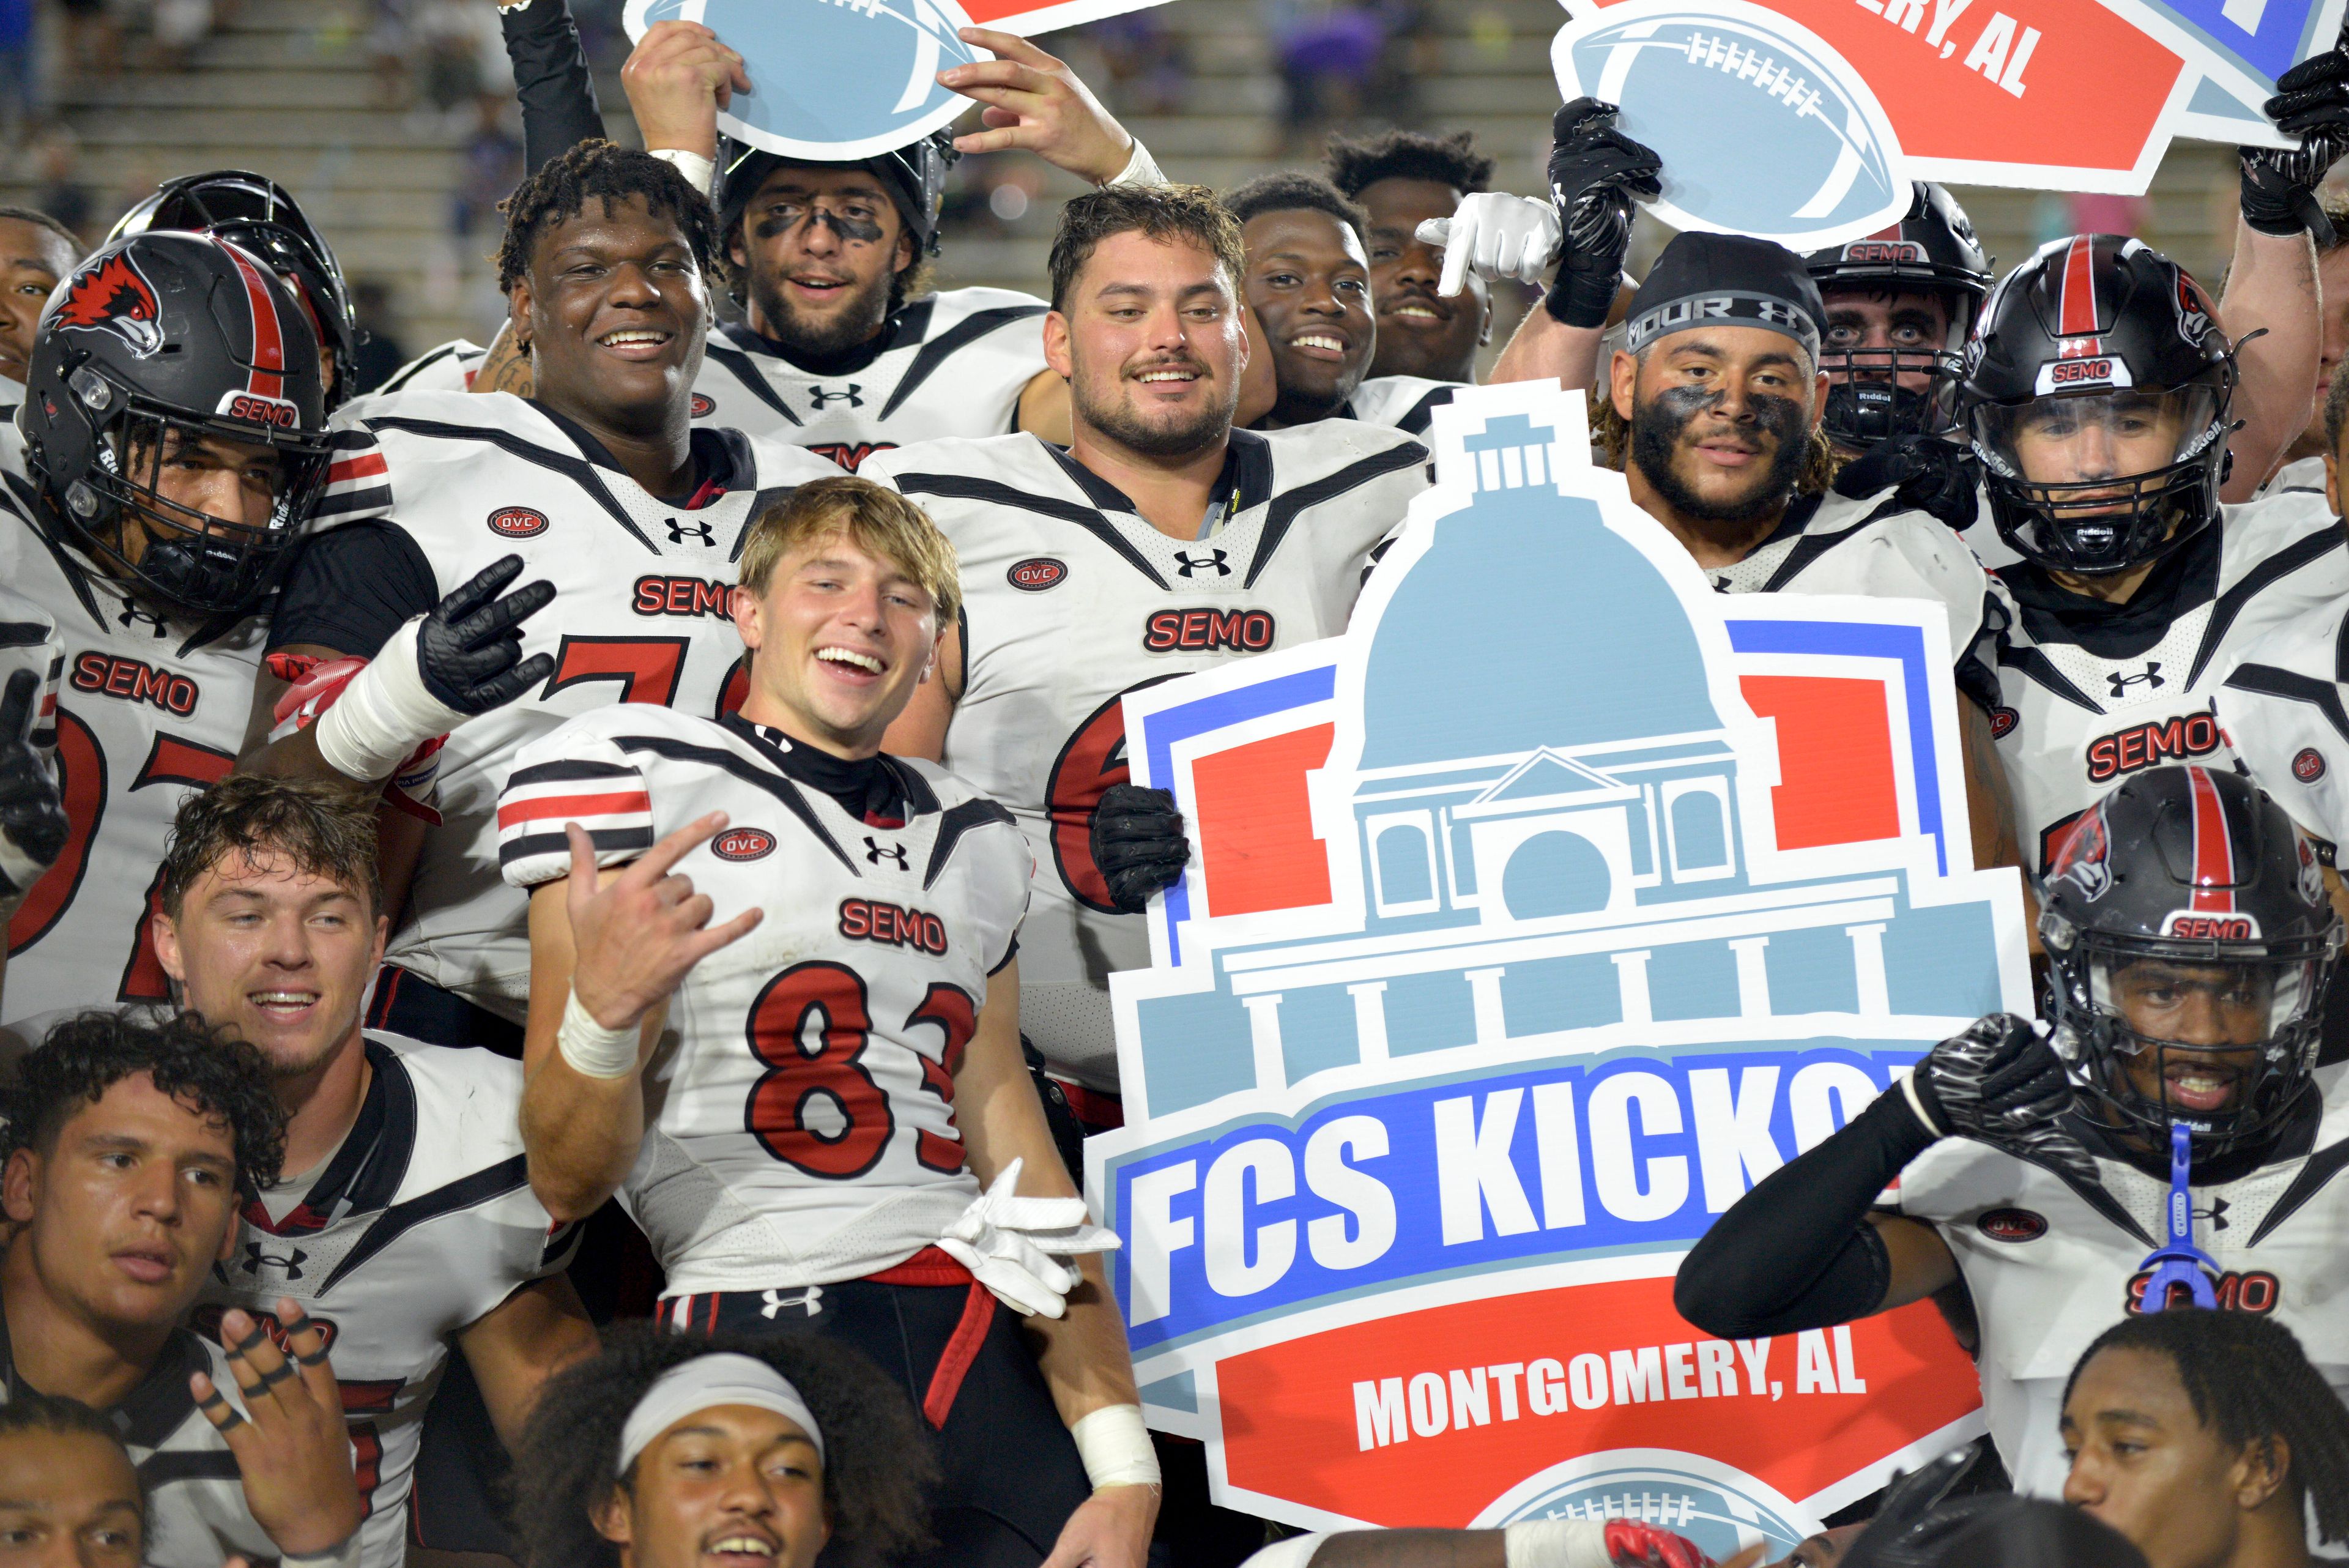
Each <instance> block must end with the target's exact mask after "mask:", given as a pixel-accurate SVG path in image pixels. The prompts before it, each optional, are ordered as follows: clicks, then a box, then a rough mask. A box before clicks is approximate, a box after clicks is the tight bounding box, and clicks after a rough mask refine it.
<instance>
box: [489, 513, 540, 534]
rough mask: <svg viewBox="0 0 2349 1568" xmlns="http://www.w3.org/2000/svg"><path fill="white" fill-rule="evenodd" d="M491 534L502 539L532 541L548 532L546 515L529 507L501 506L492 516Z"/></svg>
mask: <svg viewBox="0 0 2349 1568" xmlns="http://www.w3.org/2000/svg"><path fill="white" fill-rule="evenodd" d="M490 532H491V533H492V534H495V535H497V536H498V537H499V538H501V539H532V538H535V537H537V536H538V535H541V534H543V533H545V532H546V514H544V513H543V512H533V511H532V510H531V509H530V508H529V507H527V506H501V507H499V508H498V509H497V510H496V511H495V512H492V513H491V514H490Z"/></svg>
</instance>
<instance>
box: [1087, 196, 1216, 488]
mask: <svg viewBox="0 0 2349 1568" xmlns="http://www.w3.org/2000/svg"><path fill="white" fill-rule="evenodd" d="M1044 359H1045V362H1046V363H1047V364H1049V365H1050V366H1051V368H1052V369H1054V370H1055V371H1057V372H1059V373H1060V374H1061V375H1062V376H1065V377H1067V378H1068V380H1069V399H1070V409H1071V419H1072V420H1073V421H1074V422H1075V424H1076V426H1077V429H1078V431H1079V433H1080V437H1081V439H1082V438H1090V439H1091V440H1092V441H1096V442H1105V443H1108V444H1112V445H1115V446H1121V447H1123V448H1124V449H1125V450H1126V451H1128V452H1134V453H1138V454H1141V455H1143V456H1145V457H1152V458H1182V457H1187V456H1191V455H1195V454H1197V453H1201V452H1209V451H1212V450H1214V449H1216V448H1218V447H1220V446H1221V445H1222V443H1223V441H1224V440H1225V438H1226V436H1227V435H1228V434H1229V433H1230V431H1231V428H1232V410H1234V409H1235V408H1237V407H1238V405H1239V396H1240V371H1241V369H1242V368H1243V367H1244V366H1246V364H1247V337H1246V335H1245V334H1244V333H1243V332H1242V330H1241V327H1240V317H1239V308H1238V300H1237V296H1236V295H1235V293H1234V291H1233V285H1232V279H1231V277H1230V276H1229V275H1227V274H1226V272H1225V271H1224V269H1223V267H1222V265H1220V264H1219V263H1218V262H1217V261H1216V256H1215V253H1214V252H1212V251H1210V250H1208V249H1206V247H1205V246H1203V245H1197V244H1189V243H1187V242H1185V241H1182V240H1176V241H1174V242H1172V243H1161V242H1160V241H1157V240H1154V239H1152V238H1151V237H1150V236H1149V235H1148V234H1143V233H1142V232H1141V231H1140V230H1138V229H1132V230H1127V231H1126V232H1124V233H1123V234H1111V235H1109V236H1108V237H1107V238H1105V239H1103V240H1102V242H1101V243H1100V244H1098V245H1096V246H1095V247H1094V248H1093V252H1092V255H1090V256H1088V257H1087V258H1086V260H1085V264H1084V265H1083V267H1081V269H1080V270H1079V271H1078V273H1077V275H1076V276H1075V277H1074V278H1073V279H1071V282H1070V285H1069V288H1068V298H1067V300H1066V301H1065V309H1064V310H1055V311H1053V312H1052V313H1051V314H1050V315H1048V316H1047V317H1044Z"/></svg>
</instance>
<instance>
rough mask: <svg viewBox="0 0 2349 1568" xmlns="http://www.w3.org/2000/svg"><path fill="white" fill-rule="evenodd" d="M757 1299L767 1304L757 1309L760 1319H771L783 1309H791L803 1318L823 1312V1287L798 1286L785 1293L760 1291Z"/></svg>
mask: <svg viewBox="0 0 2349 1568" xmlns="http://www.w3.org/2000/svg"><path fill="white" fill-rule="evenodd" d="M759 1299H760V1300H761V1301H763V1302H765V1303H767V1304H766V1305H765V1306H762V1307H761V1308H760V1309H759V1315H760V1316H761V1317H763V1318H772V1317H773V1316H774V1315H775V1314H777V1313H779V1312H781V1311H782V1310H783V1309H784V1308H785V1307H790V1308H792V1309H793V1310H795V1311H796V1312H798V1313H799V1314H801V1315H802V1316H803V1317H813V1316H815V1314H818V1313H820V1312H822V1311H823V1286H822V1285H800V1286H797V1287H795V1288H793V1289H791V1290H785V1291H761V1293H760V1296H759Z"/></svg>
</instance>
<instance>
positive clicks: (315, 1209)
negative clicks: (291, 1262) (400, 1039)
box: [244, 1040, 416, 1236]
mask: <svg viewBox="0 0 2349 1568" xmlns="http://www.w3.org/2000/svg"><path fill="white" fill-rule="evenodd" d="M364 1048H365V1050H366V1052H367V1066H368V1068H369V1069H370V1071H369V1073H368V1075H367V1097H366V1098H365V1099H364V1100H362V1101H361V1102H360V1103H359V1114H358V1119H357V1121H355V1122H353V1123H352V1124H351V1130H350V1131H349V1132H348V1133H347V1134H346V1135H344V1137H343V1147H340V1148H339V1149H336V1151H335V1158H333V1159H332V1160H330V1161H328V1162H327V1165H326V1169H325V1170H324V1171H322V1172H320V1173H319V1176H318V1179H317V1180H316V1181H315V1182H313V1183H311V1185H310V1190H309V1191H308V1192H306V1193H305V1194H304V1195H303V1198H302V1201H301V1202H300V1203H298V1204H295V1206H294V1208H293V1210H291V1211H290V1212H288V1213H287V1214H286V1216H285V1219H284V1220H280V1221H278V1222H276V1223H274V1224H273V1223H271V1221H270V1219H269V1210H267V1209H265V1208H264V1207H263V1206H262V1203H261V1200H260V1199H257V1198H251V1199H246V1200H245V1204H244V1222H245V1223H246V1224H248V1225H250V1226H252V1227H253V1228H254V1230H256V1231H264V1232H266V1233H267V1234H269V1235H272V1236H309V1235H315V1234H316V1232H318V1231H323V1230H325V1229H326V1227H327V1226H329V1225H331V1224H333V1223H334V1222H335V1221H336V1220H338V1219H340V1218H342V1217H343V1216H344V1215H346V1214H350V1213H366V1212H368V1211H371V1210H378V1209H381V1208H383V1207H385V1206H386V1205H387V1204H388V1203H389V1202H390V1201H391V1199H392V1197H393V1195H394V1194H395V1193H397V1192H398V1190H399V1183H400V1180H401V1179H402V1178H403V1177H405V1176H406V1175H407V1174H408V1160H409V1155H410V1154H412V1153H413V1152H414V1151H415V1147H416V1086H415V1085H414V1084H413V1083H411V1082H410V1081H409V1076H408V1069H407V1067H406V1066H405V1065H404V1064H401V1062H400V1060H399V1056H398V1053H396V1052H394V1051H393V1050H392V1049H391V1048H390V1047H389V1046H388V1045H385V1044H381V1043H380V1042H378V1041H375V1040H365V1041H364Z"/></svg>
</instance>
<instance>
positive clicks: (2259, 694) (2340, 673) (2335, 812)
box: [2211, 601, 2349, 866]
mask: <svg viewBox="0 0 2349 1568" xmlns="http://www.w3.org/2000/svg"><path fill="white" fill-rule="evenodd" d="M2344 622H2349V612H2344V607H2343V605H2342V604H2341V603H2340V602H2339V601H2334V602H2332V603H2328V604H2323V605H2319V606H2316V607H2313V608H2311V609H2309V610H2308V611H2306V612H2305V613H2303V614H2301V615H2297V616H2294V617H2292V618H2290V619H2288V620H2282V621H2279V622H2277V623H2276V624H2275V625H2273V626H2271V627H2270V628H2268V629H2267V630H2266V631H2265V632H2264V633H2263V634H2261V636H2259V637H2257V638H2255V639H2251V641H2249V642H2248V643H2246V644H2245V645H2244V646H2243V647H2242V648H2241V649H2240V654H2239V657H2238V658H2237V659H2236V661H2235V663H2234V666H2233V667H2232V668H2231V669H2230V670H2228V671H2227V672H2226V674H2225V676H2224V678H2223V679H2222V680H2220V683H2219V688H2218V690H2217V691H2214V692H2213V693H2212V694H2211V696H2212V701H2214V702H2215V703H2216V704H2217V706H2218V710H2219V723H2220V727H2221V728H2223V729H2224V730H2225V731H2226V732H2227V738H2228V740H2230V742H2233V743H2234V747H2235V754H2236V756H2238V757H2239V758H2240V759H2241V760H2242V763H2243V765H2244V766H2245V767H2246V768H2248V769H2250V770H2251V782H2252V783H2254V784H2258V785H2259V786H2260V787H2261V789H2263V790H2265V791H2267V792H2268V794H2271V795H2272V796H2274V797H2275V803H2276V804H2277V805H2280V806H2282V807H2283V809H2284V814H2285V815H2288V816H2290V817H2291V818H2292V821H2294V822H2296V823H2298V824H2299V825H2300V827H2301V830H2302V832H2304V833H2306V834H2308V835H2309V836H2312V837H2313V838H2314V839H2316V840H2317V849H2318V853H2319V854H2320V855H2321V856H2322V857H2323V860H2324V863H2325V864H2326V865H2328V866H2332V865H2337V864H2338V853H2337V852H2338V849H2339V846H2340V844H2341V841H2342V836H2343V835H2344V834H2349V791H2344V787H2343V782H2342V781H2343V779H2344V776H2349V774H2344V770H2349V708H2344V706H2343V699H2344V697H2349V684H2344V682H2349V640H2345V639H2349V625H2344Z"/></svg>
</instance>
